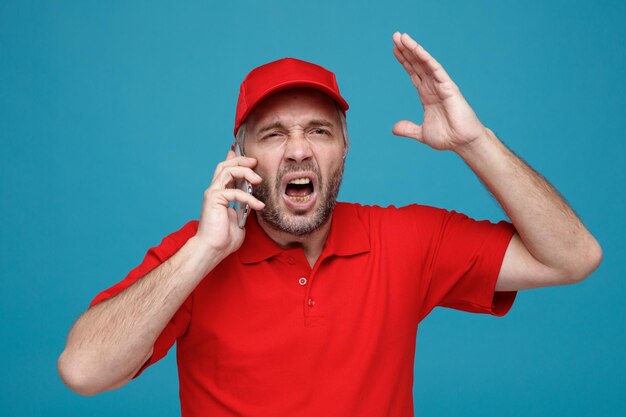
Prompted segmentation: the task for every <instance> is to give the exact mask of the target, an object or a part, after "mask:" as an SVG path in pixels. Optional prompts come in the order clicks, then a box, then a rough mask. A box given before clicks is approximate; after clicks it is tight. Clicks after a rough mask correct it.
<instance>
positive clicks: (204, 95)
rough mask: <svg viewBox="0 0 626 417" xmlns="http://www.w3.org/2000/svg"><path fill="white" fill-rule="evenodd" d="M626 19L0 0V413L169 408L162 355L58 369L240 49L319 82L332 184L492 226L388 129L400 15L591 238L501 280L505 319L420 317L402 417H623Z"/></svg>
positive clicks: (161, 210) (218, 142)
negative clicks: (335, 88) (590, 269)
mask: <svg viewBox="0 0 626 417" xmlns="http://www.w3.org/2000/svg"><path fill="white" fill-rule="evenodd" d="M625 21H626V3H625V2H623V1H593V2H592V1H587V2H582V1H572V0H568V1H565V0H563V1H495V0H494V1H460V0H459V1H453V0H436V1H435V0H431V1H419V0H414V1H407V0H398V1H395V2H383V1H378V2H374V1H344V2H332V1H307V2H300V1H273V2H262V1H238V2H219V3H218V2H209V1H204V2H199V1H198V2H179V3H175V2H155V1H108V2H97V1H66V2H62V1H59V2H31V1H6V0H3V1H1V2H0V139H1V144H2V147H1V151H0V155H1V161H0V170H1V171H0V172H1V181H2V187H1V189H0V196H1V216H0V219H1V220H0V224H1V236H0V256H1V258H0V273H1V274H2V276H1V278H2V282H1V288H2V302H1V303H0V312H1V316H0V317H1V328H0V330H1V332H0V334H2V338H3V342H2V343H1V344H0V361H1V362H0V370H1V372H2V388H1V390H0V414H1V415H3V416H21V417H26V416H82V415H91V416H94V417H95V416H111V415H129V416H130V415H132V416H174V415H179V413H180V411H179V402H178V382H177V373H176V364H175V354H174V349H172V350H171V351H170V353H169V355H168V356H167V357H166V358H165V359H163V360H162V361H161V362H160V363H158V364H156V365H154V366H152V367H151V368H150V369H149V370H147V371H146V372H145V373H144V374H143V375H142V376H141V377H140V378H138V379H137V380H134V381H132V382H131V383H130V384H128V385H127V386H125V387H123V388H121V389H119V390H116V391H112V392H107V393H103V394H100V395H98V396H95V397H81V396H79V395H77V394H74V393H73V392H71V391H70V390H69V389H67V388H66V387H65V386H64V385H63V383H62V382H61V380H60V378H59V376H58V374H57V371H56V361H57V358H58V356H59V354H60V353H61V352H62V350H63V347H64V344H65V338H66V336H67V333H68V331H69V329H70V327H71V325H72V324H73V322H74V320H75V319H76V318H77V317H78V316H79V315H80V314H81V313H82V312H83V311H84V310H85V309H86V308H87V306H88V303H89V301H90V300H91V299H92V298H93V296H94V295H95V294H96V293H98V292H99V291H101V290H103V289H104V288H107V287H108V286H110V285H111V284H113V283H115V282H117V281H119V280H120V279H122V278H123V277H124V276H125V275H126V273H127V272H128V271H129V270H130V269H132V268H133V267H134V266H135V265H137V264H138V263H139V262H140V261H141V259H142V258H143V256H144V253H145V252H146V250H147V249H148V248H149V247H150V246H153V245H156V244H157V243H158V242H160V240H161V238H162V237H163V236H165V235H166V234H169V233H170V232H172V231H174V230H177V229H178V228H180V227H181V226H182V225H183V224H184V223H185V222H187V221H188V220H190V219H192V218H198V215H199V211H200V207H201V203H202V197H203V192H204V190H205V188H206V187H207V186H208V184H209V181H210V179H211V177H212V173H213V170H214V167H215V165H216V164H217V163H218V162H219V161H220V160H221V159H223V158H224V156H225V155H226V151H227V150H228V147H229V145H230V143H231V140H232V125H233V120H234V112H235V104H236V99H237V93H238V88H239V83H240V82H241V80H242V79H243V77H244V76H245V75H246V74H247V72H248V71H249V70H250V69H252V68H253V67H255V66H257V65H260V64H262V63H265V62H268V61H271V60H275V59H278V58H282V57H285V56H292V57H297V58H301V59H305V60H309V61H313V62H317V63H319V64H321V65H324V66H326V67H328V68H329V69H331V70H332V71H334V72H335V73H336V74H337V77H338V81H339V85H340V88H341V90H342V93H343V95H344V96H345V97H346V98H347V100H348V102H349V103H350V105H351V108H350V110H349V112H348V125H349V131H350V137H351V145H352V146H351V150H350V154H349V155H348V159H347V166H346V175H345V177H344V183H343V185H342V189H341V192H340V200H343V201H354V202H360V203H363V204H378V205H383V206H386V205H389V204H394V205H404V204H408V203H412V202H417V203H422V204H428V205H434V206H438V207H444V208H448V209H455V210H457V211H461V212H465V213H466V214H468V215H470V216H472V217H474V218H480V219H490V220H493V221H497V220H500V219H502V218H504V217H505V215H504V213H503V211H502V210H501V209H500V207H499V206H498V204H497V203H496V202H495V200H494V199H493V198H492V197H491V196H490V195H489V193H488V192H487V191H486V189H485V188H484V187H483V186H482V185H481V184H480V182H479V181H478V180H477V179H476V177H475V176H474V175H473V173H472V172H471V171H470V170H469V169H468V168H467V167H466V166H465V165H464V164H463V162H462V161H461V159H460V158H459V157H458V156H456V155H455V154H453V153H451V152H437V151H434V150H432V149H430V148H428V147H426V146H425V145H422V144H420V143H417V142H415V141H411V140H409V139H405V138H398V137H395V136H393V135H392V134H391V127H392V126H393V124H394V123H395V122H396V121H397V120H400V119H410V120H415V121H418V122H419V121H421V117H422V109H421V106H420V103H419V100H418V97H417V94H416V92H415V90H414V89H413V87H412V85H411V82H410V80H409V78H408V76H407V75H406V74H405V72H404V70H403V69H402V67H401V66H400V65H399V64H398V63H397V62H396V60H395V58H394V57H393V55H392V42H391V36H392V34H393V32H394V31H396V30H399V31H403V32H408V33H409V34H411V35H412V36H413V37H414V38H415V39H416V40H417V41H418V42H421V43H422V44H423V45H424V46H425V47H426V49H427V50H429V51H430V52H431V53H432V55H433V56H434V57H435V58H436V59H438V60H439V61H440V62H441V63H442V64H443V65H444V67H445V68H446V69H447V71H448V73H449V74H450V75H451V77H452V78H453V80H454V81H455V82H456V83H457V84H458V85H459V86H460V88H461V91H462V92H463V93H464V95H465V97H466V98H467V100H468V101H469V103H470V104H471V105H472V107H473V108H474V109H475V111H476V112H477V114H478V116H479V117H480V119H481V120H482V122H483V123H484V124H485V125H487V126H488V127H490V128H491V129H492V130H494V131H495V132H496V133H497V134H498V135H499V136H500V137H501V138H502V140H503V141H504V142H505V143H506V144H507V145H508V146H509V147H510V148H511V149H512V150H513V151H515V152H516V153H517V154H519V155H520V156H521V157H523V158H524V159H525V160H526V161H527V162H528V163H529V164H531V165H532V166H533V167H534V168H535V169H537V170H538V171H539V172H541V173H542V174H543V175H544V176H546V177H547V178H548V179H549V180H550V181H551V182H552V183H553V184H554V185H555V186H556V187H557V188H558V189H559V190H560V192H561V193H562V194H563V195H564V197H565V198H566V199H567V200H568V201H569V202H570V203H571V205H572V206H573V207H574V209H575V210H576V211H577V213H578V214H579V215H580V217H581V218H582V219H583V221H584V223H585V224H586V225H587V226H588V228H589V229H590V230H591V231H592V233H594V235H595V236H596V237H597V239H598V240H599V241H600V243H601V244H602V246H603V249H604V261H603V263H602V265H601V266H600V268H599V269H598V270H597V271H596V272H595V273H594V274H593V275H592V276H591V277H590V278H589V279H587V280H586V281H584V282H582V283H580V284H578V285H574V286H568V287H556V288H546V289H537V290H531V291H525V292H521V293H520V294H519V295H518V298H517V300H516V303H515V305H514V306H513V308H512V310H511V312H510V313H509V314H508V315H507V316H506V317H504V318H494V317H488V316H484V315H471V314H466V313H461V312H458V311H452V310H446V309H436V310H435V311H434V312H433V313H432V314H431V315H430V316H429V317H428V318H427V319H426V320H425V321H423V322H422V324H421V326H420V332H419V335H418V340H417V352H416V357H415V382H414V391H413V392H414V404H415V414H416V415H417V416H500V417H501V416H546V415H568V416H590V415H599V416H623V415H626V406H625V402H624V400H623V398H624V393H625V392H626V390H625V380H626V378H625V376H626V375H625V371H626V364H625V360H624V357H625V353H626V352H625V351H626V350H625V347H626V343H625V341H624V336H623V331H624V327H625V320H624V319H625V316H626V314H625V313H626V311H625V307H624V306H625V304H626V303H624V296H625V293H624V290H625V288H626V284H625V279H624V276H625V275H626V270H625V268H624V261H623V259H624V243H623V242H624V240H623V236H622V235H623V232H624V231H625V227H624V226H625V216H624V209H625V205H624V182H625V181H626V176H625V173H624V151H625V146H624V120H626V114H625V112H626V83H625V82H624V79H623V76H624V74H626V50H625V40H626V25H624V22H625ZM620 190H621V191H620ZM372 383H376V381H372Z"/></svg>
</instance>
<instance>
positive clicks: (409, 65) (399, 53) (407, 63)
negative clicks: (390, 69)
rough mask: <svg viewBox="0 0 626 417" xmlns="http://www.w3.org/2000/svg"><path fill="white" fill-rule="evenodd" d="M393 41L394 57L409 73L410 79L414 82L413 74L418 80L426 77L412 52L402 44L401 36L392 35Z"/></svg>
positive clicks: (397, 33)
mask: <svg viewBox="0 0 626 417" xmlns="http://www.w3.org/2000/svg"><path fill="white" fill-rule="evenodd" d="M393 41H394V44H395V48H394V55H395V56H396V58H397V59H398V61H400V63H401V64H402V66H403V67H404V69H405V70H406V71H407V72H408V73H409V75H410V76H411V79H412V80H413V81H415V80H414V77H413V74H416V76H417V77H418V78H419V80H422V79H423V78H424V77H425V76H426V71H425V70H424V68H422V66H421V64H420V62H419V61H417V60H416V59H415V57H413V52H411V51H410V50H409V49H408V48H407V47H406V45H404V43H402V35H400V33H399V32H396V33H394V34H393Z"/></svg>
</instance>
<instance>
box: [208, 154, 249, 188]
mask: <svg viewBox="0 0 626 417" xmlns="http://www.w3.org/2000/svg"><path fill="white" fill-rule="evenodd" d="M231 153H232V155H233V157H232V158H229V156H230V154H231ZM234 155H235V153H234V152H233V151H228V155H227V156H226V157H227V158H228V159H226V160H225V161H222V162H220V163H219V164H217V166H216V167H215V172H214V173H213V179H212V182H213V181H215V179H216V178H217V177H218V176H219V175H220V174H221V172H222V171H223V170H224V169H226V168H228V167H233V166H243V167H248V168H254V167H255V166H256V163H257V160H256V159H254V158H249V157H247V156H234Z"/></svg>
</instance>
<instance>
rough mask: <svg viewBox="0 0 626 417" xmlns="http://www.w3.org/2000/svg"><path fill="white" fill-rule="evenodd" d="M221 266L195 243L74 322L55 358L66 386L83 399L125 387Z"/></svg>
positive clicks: (188, 245) (192, 239)
mask: <svg viewBox="0 0 626 417" xmlns="http://www.w3.org/2000/svg"><path fill="white" fill-rule="evenodd" d="M219 261H220V258H219V257H218V256H217V255H216V256H213V255H211V254H210V253H208V252H207V250H206V249H205V247H204V246H202V245H201V244H200V243H199V242H198V241H197V240H196V239H195V238H191V239H190V240H188V241H187V243H186V244H185V245H184V246H183V247H182V248H181V249H180V250H179V251H178V252H177V253H176V254H174V255H173V256H172V257H171V258H169V259H168V260H167V261H166V262H164V263H163V264H161V265H159V266H158V267H157V268H155V269H154V270H152V271H151V272H149V273H148V274H146V275H145V276H144V277H142V278H140V279H139V280H137V282H135V283H134V284H132V285H131V286H130V287H128V288H127V289H125V290H124V291H122V292H121V293H119V294H118V295H116V296H115V297H113V298H111V299H109V300H105V301H103V302H101V303H100V304H97V305H95V306H93V307H92V308H90V309H89V310H88V311H87V312H85V313H84V314H83V315H82V316H81V317H80V318H79V319H78V321H77V322H76V323H75V325H74V327H73V328H72V330H71V331H70V334H69V336H68V339H67V345H66V349H65V351H64V352H63V354H62V355H61V357H60V358H59V364H58V366H59V373H60V374H61V377H62V378H63V380H64V381H65V383H66V384H67V385H68V386H69V387H70V388H72V389H74V390H75V391H77V392H79V393H81V394H84V395H93V394H96V393H98V392H101V391H106V390H109V389H113V388H117V387H118V386H121V385H123V384H124V383H126V382H128V381H129V380H130V379H131V378H132V377H133V376H134V374H135V373H136V372H137V371H138V370H139V368H140V367H141V366H142V365H143V364H144V363H145V361H146V360H147V359H148V358H149V357H150V355H151V353H152V346H153V344H154V342H155V340H156V338H157V337H158V336H159V334H160V333H161V331H162V330H163V329H164V328H165V326H166V324H167V323H168V322H169V320H170V319H171V318H172V316H173V315H174V313H175V312H176V311H177V310H178V308H179V307H180V306H181V305H182V303H183V302H184V301H185V299H186V298H187V297H188V296H189V294H190V293H191V291H193V289H194V288H195V287H196V286H197V285H198V283H199V282H200V281H201V280H202V278H203V277H204V276H205V275H206V274H207V273H208V272H209V271H210V270H211V269H213V267H214V266H215V265H216V264H217V263H218V262H219Z"/></svg>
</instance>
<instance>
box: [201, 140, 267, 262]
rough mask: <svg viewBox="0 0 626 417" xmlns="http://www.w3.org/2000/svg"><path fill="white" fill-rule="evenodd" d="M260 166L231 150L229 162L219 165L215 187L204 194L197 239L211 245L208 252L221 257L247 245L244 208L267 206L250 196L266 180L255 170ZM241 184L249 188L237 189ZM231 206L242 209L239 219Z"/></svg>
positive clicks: (259, 208)
mask: <svg viewBox="0 0 626 417" xmlns="http://www.w3.org/2000/svg"><path fill="white" fill-rule="evenodd" d="M256 164H257V161H256V159H254V158H248V157H245V156H237V155H236V153H235V151H234V150H230V151H228V154H227V156H226V160H225V161H222V162H220V163H219V164H217V167H216V168H215V173H214V174H213V180H212V181H211V185H210V186H209V188H207V189H206V191H205V192H204V200H203V202H202V211H201V213H200V223H199V225H198V231H197V232H196V235H195V238H197V240H198V241H200V242H202V243H203V244H205V245H207V248H208V249H210V250H214V251H216V252H217V253H218V254H219V256H220V257H221V258H225V257H226V256H228V255H230V254H231V253H232V252H234V251H236V250H237V249H239V247H240V246H241V244H242V243H243V238H244V236H245V230H244V229H243V224H244V223H245V218H243V217H242V215H243V209H245V208H246V207H249V208H251V209H254V210H262V209H263V208H264V207H265V204H263V203H262V202H261V201H259V200H257V199H256V198H255V197H253V196H252V194H250V192H251V191H252V189H251V186H252V185H257V184H260V183H261V181H262V178H261V177H260V176H259V175H258V174H257V173H255V172H254V171H253V168H254V167H255V166H256ZM237 183H239V185H240V187H245V189H240V188H237ZM246 183H247V184H246ZM248 186H250V187H249V188H248ZM248 191H250V192H248ZM231 203H236V204H237V205H238V206H239V207H240V208H241V210H242V211H241V214H240V215H239V219H238V214H237V212H236V211H235V209H234V208H232V207H230V204H231ZM240 224H241V227H240Z"/></svg>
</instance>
